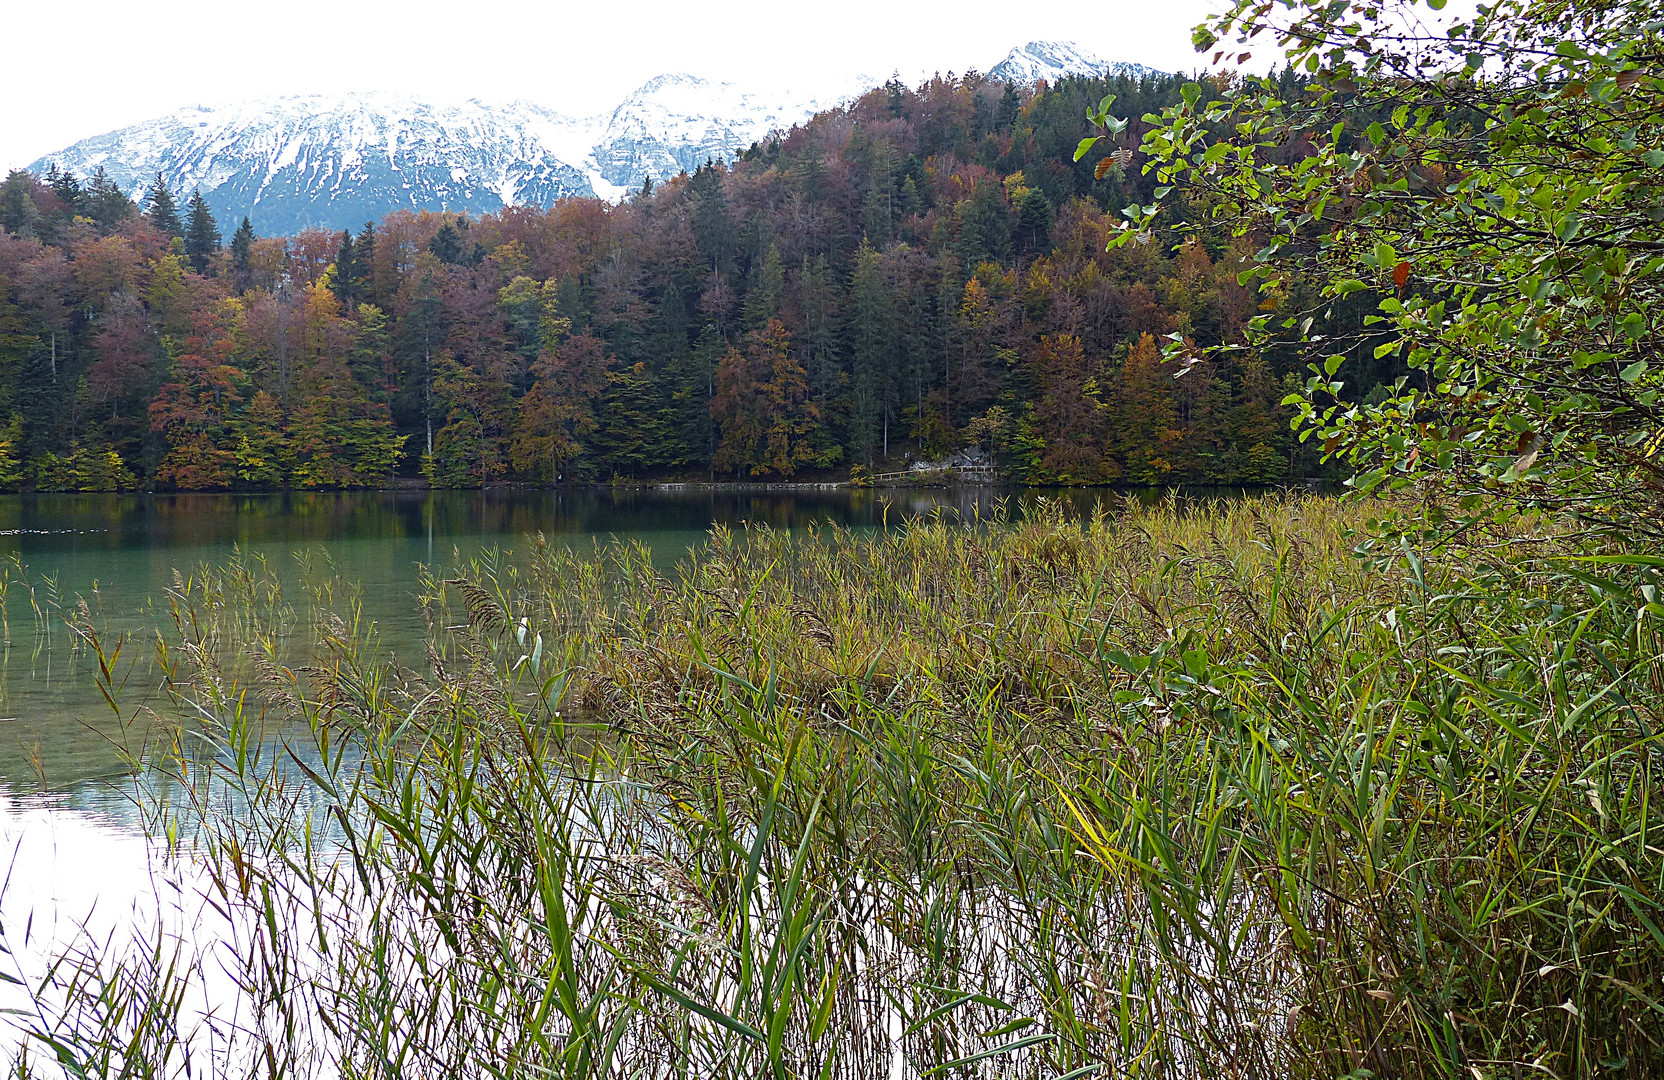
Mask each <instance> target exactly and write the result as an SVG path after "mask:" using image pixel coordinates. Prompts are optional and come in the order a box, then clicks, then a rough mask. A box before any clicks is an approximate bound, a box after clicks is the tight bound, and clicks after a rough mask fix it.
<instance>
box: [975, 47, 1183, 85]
mask: <svg viewBox="0 0 1664 1080" xmlns="http://www.w3.org/2000/svg"><path fill="white" fill-rule="evenodd" d="M1155 74H1157V72H1156V71H1155V70H1154V69H1153V68H1147V67H1145V66H1144V65H1143V64H1127V63H1113V64H1112V63H1110V62H1109V61H1107V60H1101V59H1099V58H1098V57H1096V56H1094V55H1093V54H1092V53H1091V52H1089V51H1088V50H1086V49H1083V48H1081V47H1080V46H1079V45H1076V44H1075V43H1073V42H1070V41H1031V42H1029V43H1028V44H1027V45H1019V46H1017V47H1016V48H1015V49H1012V50H1011V51H1010V52H1008V53H1006V54H1005V59H1004V60H1001V61H1000V62H999V63H997V64H995V65H994V67H993V68H992V70H990V71H989V72H988V77H989V78H990V79H993V80H994V81H995V82H1012V83H1034V82H1038V81H1039V80H1041V79H1045V80H1046V81H1047V82H1049V83H1053V82H1056V81H1057V80H1059V79H1061V78H1063V77H1064V76H1066V75H1128V76H1131V77H1133V78H1138V77H1140V76H1144V75H1155Z"/></svg>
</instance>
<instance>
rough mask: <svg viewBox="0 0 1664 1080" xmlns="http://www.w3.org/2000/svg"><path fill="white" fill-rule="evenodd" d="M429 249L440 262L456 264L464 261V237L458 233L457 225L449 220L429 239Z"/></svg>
mask: <svg viewBox="0 0 1664 1080" xmlns="http://www.w3.org/2000/svg"><path fill="white" fill-rule="evenodd" d="M428 250H429V251H431V252H433V256H434V258H436V259H438V260H439V261H440V262H442V263H445V264H447V265H451V266H454V265H456V264H457V263H460V262H462V237H461V236H459V235H457V230H456V227H455V226H453V225H452V224H451V223H450V222H448V221H447V222H445V224H443V225H441V226H439V231H438V232H436V233H434V234H433V239H432V240H429V241H428Z"/></svg>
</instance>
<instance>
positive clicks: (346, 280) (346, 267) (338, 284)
mask: <svg viewBox="0 0 1664 1080" xmlns="http://www.w3.org/2000/svg"><path fill="white" fill-rule="evenodd" d="M357 282H358V259H357V256H356V255H355V254H354V252H353V249H352V233H350V232H348V231H347V230H346V229H342V230H341V246H340V247H338V248H336V249H335V275H334V276H333V277H331V278H330V279H329V288H330V291H331V292H333V293H334V294H335V299H337V300H339V301H341V306H342V307H343V308H345V309H346V310H347V311H351V310H352V309H353V303H354V300H353V297H354V294H355V292H356V290H355V288H354V286H355V285H356V284H357Z"/></svg>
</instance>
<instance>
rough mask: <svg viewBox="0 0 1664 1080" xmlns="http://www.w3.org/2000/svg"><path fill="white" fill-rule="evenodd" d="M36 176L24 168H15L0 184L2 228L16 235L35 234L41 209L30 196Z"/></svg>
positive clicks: (0, 219) (0, 224)
mask: <svg viewBox="0 0 1664 1080" xmlns="http://www.w3.org/2000/svg"><path fill="white" fill-rule="evenodd" d="M34 183H35V178H34V177H33V176H32V175H30V174H29V173H26V172H24V171H23V170H22V169H13V170H12V171H11V172H10V173H8V174H7V176H6V181H5V183H3V184H0V228H3V229H5V230H6V231H7V232H9V233H12V234H14V235H16V236H33V235H35V223H36V222H37V221H38V220H39V219H40V211H39V210H38V209H37V208H36V207H35V200H34V199H33V198H31V197H30V189H31V188H32V187H33V186H34Z"/></svg>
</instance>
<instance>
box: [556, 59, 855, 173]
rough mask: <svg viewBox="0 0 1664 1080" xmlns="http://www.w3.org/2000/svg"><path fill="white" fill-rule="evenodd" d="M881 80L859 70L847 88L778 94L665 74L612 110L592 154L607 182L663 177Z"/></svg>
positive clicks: (738, 148) (726, 154)
mask: <svg viewBox="0 0 1664 1080" xmlns="http://www.w3.org/2000/svg"><path fill="white" fill-rule="evenodd" d="M879 82H880V80H878V79H873V78H866V77H858V78H857V79H855V80H853V81H852V82H851V83H850V84H849V85H848V86H846V87H845V88H844V91H843V92H841V93H838V92H835V93H831V94H823V95H820V96H815V95H809V94H795V93H788V94H786V95H784V96H780V97H775V96H766V95H763V94H759V93H755V92H752V91H748V90H744V89H741V88H740V87H738V86H735V85H734V84H732V83H719V82H711V81H709V80H707V79H700V78H696V77H694V76H692V75H660V76H659V77H658V78H656V79H653V80H651V81H649V82H648V83H647V84H646V85H644V86H643V87H642V88H641V89H639V90H637V91H636V92H635V93H633V94H631V95H630V96H629V97H627V98H625V99H624V101H623V103H622V104H620V105H619V106H618V108H616V109H614V110H613V111H612V113H611V114H610V115H609V116H607V118H606V126H605V128H604V129H602V130H601V131H599V132H598V135H597V138H596V141H595V144H594V146H593V148H592V149H591V151H590V155H589V158H588V160H589V161H590V162H591V163H592V164H593V166H594V169H595V171H596V172H597V173H598V174H599V176H600V178H601V179H602V180H604V181H605V182H606V183H607V184H608V185H613V186H616V187H619V188H638V187H640V186H641V182H642V180H643V179H644V178H646V177H648V176H654V177H658V178H660V179H663V178H664V177H667V176H674V175H676V174H677V173H679V172H681V171H682V170H684V169H686V170H687V171H688V172H692V171H693V170H694V169H696V168H698V167H699V166H700V165H701V164H702V163H704V161H705V160H706V159H707V158H733V157H734V156H736V155H737V154H739V153H742V152H744V150H745V149H746V148H747V147H748V146H750V145H751V144H752V143H754V142H756V141H757V140H758V139H760V138H762V137H763V136H765V135H767V134H769V133H770V132H773V131H786V130H789V129H790V128H791V127H792V126H793V125H794V124H801V123H802V122H803V121H805V120H807V119H808V118H809V117H811V116H813V115H815V114H816V113H818V112H822V111H824V110H826V109H832V108H836V107H838V106H839V105H843V104H845V103H846V102H848V101H850V100H851V99H853V98H855V97H858V96H860V95H861V94H862V93H864V92H865V91H867V90H870V89H871V88H872V87H874V86H877V85H878V84H879ZM596 186H597V188H600V186H601V185H599V184H597V185H596ZM597 194H606V192H604V191H601V190H598V191H597Z"/></svg>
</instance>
